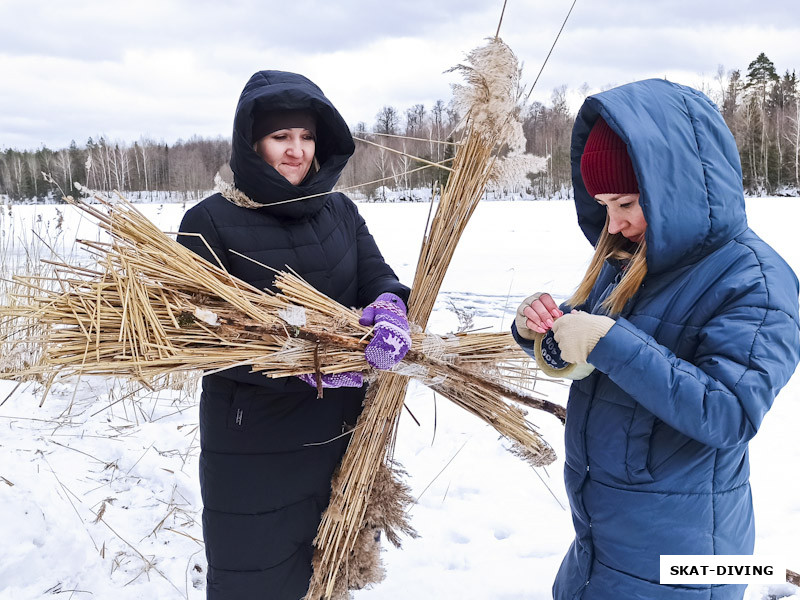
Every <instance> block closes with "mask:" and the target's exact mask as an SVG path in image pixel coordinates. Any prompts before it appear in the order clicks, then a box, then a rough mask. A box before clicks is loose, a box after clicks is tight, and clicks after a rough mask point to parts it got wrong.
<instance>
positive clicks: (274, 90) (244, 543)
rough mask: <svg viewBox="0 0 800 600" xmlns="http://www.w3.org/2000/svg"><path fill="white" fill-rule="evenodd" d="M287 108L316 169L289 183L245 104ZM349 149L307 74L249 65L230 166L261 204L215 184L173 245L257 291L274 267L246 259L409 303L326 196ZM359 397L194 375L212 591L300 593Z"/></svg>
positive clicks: (233, 595)
mask: <svg viewBox="0 0 800 600" xmlns="http://www.w3.org/2000/svg"><path fill="white" fill-rule="evenodd" d="M289 108H291V109H308V110H311V111H313V112H314V113H316V115H317V139H318V141H317V146H316V158H317V159H318V160H319V163H320V168H319V171H317V172H316V173H315V174H313V175H311V176H309V177H307V178H306V180H305V181H304V182H302V183H301V184H300V185H299V186H294V185H292V184H291V183H289V182H288V181H287V180H286V179H285V178H284V177H283V176H281V175H280V174H279V173H278V172H277V171H276V170H275V169H274V168H272V167H271V166H270V165H268V164H267V163H266V162H264V160H263V159H262V158H261V157H260V156H258V154H256V152H255V150H254V149H253V142H254V140H252V139H251V138H252V127H253V115H254V114H255V113H257V112H259V111H264V110H274V109H289ZM353 150H354V146H353V139H352V137H351V135H350V131H349V129H348V127H347V124H346V123H345V122H344V120H343V119H342V117H341V116H340V115H339V113H338V112H337V111H336V109H335V108H334V107H333V105H332V104H331V103H330V101H329V100H328V99H327V98H326V97H325V96H324V95H323V94H322V92H321V91H320V89H319V88H318V87H317V86H316V85H314V84H313V83H312V82H311V81H309V80H308V79H306V78H305V77H303V76H301V75H297V74H294V73H284V72H280V71H261V72H259V73H256V74H255V75H253V77H252V78H251V79H250V81H249V82H248V83H247V85H246V86H245V88H244V91H243V92H242V95H241V98H240V100H239V104H238V106H237V109H236V118H235V121H234V132H233V143H232V154H231V169H232V170H233V173H234V181H235V183H236V187H237V188H238V189H239V190H241V191H243V192H244V193H245V194H247V196H248V197H249V198H251V199H252V200H254V201H256V202H258V203H259V204H260V205H261V207H260V208H243V207H241V206H237V205H234V204H232V203H231V202H229V201H228V200H227V199H225V198H224V197H223V196H222V195H221V194H214V195H213V196H210V197H209V198H206V199H205V200H203V201H202V202H200V203H199V204H198V205H197V206H195V207H193V208H191V209H190V210H189V211H188V212H187V213H186V215H185V216H184V218H183V222H182V223H181V228H180V231H181V232H182V235H180V236H179V237H178V241H179V242H181V243H182V244H184V245H185V246H187V247H188V248H191V249H192V250H194V251H195V252H197V253H198V254H200V255H201V256H203V257H204V258H206V259H207V260H209V261H210V262H216V261H217V259H219V262H221V263H222V265H223V266H224V267H225V269H226V270H227V271H228V272H229V273H231V274H233V275H235V276H236V277H239V278H240V279H243V280H245V281H247V282H248V283H251V284H252V285H254V286H256V287H258V288H270V287H271V286H272V280H273V276H274V273H273V272H272V271H270V270H269V269H266V268H264V267H263V266H261V265H259V264H256V263H255V262H253V261H258V262H259V263H262V264H264V265H267V266H270V267H273V268H275V269H285V268H286V267H289V268H291V269H293V270H294V271H296V272H297V273H298V274H300V275H301V276H302V277H303V278H304V279H306V281H308V282H309V283H311V284H312V285H313V286H314V287H316V288H317V289H318V290H320V291H322V292H323V293H325V294H326V295H328V296H329V297H331V298H333V299H335V300H337V301H338V302H340V303H342V304H344V305H345V306H355V307H364V306H366V305H367V304H368V303H370V302H372V301H373V300H374V299H375V298H376V297H377V296H379V295H380V294H381V293H383V292H394V293H395V294H398V295H399V296H401V297H403V298H404V299H407V298H408V293H409V290H408V288H407V287H406V286H404V285H402V284H401V283H400V282H399V281H398V280H397V277H396V276H395V274H394V272H393V271H392V269H391V268H390V267H389V266H388V265H387V264H386V263H385V262H384V260H383V257H382V256H381V253H380V251H379V250H378V247H377V246H376V244H375V240H374V239H373V238H372V236H371V235H370V233H369V231H368V229H367V226H366V224H365V223H364V220H363V219H362V218H361V216H360V215H359V214H358V210H357V208H356V206H355V205H354V204H353V202H351V201H350V199H348V198H347V197H346V196H345V195H344V194H340V193H327V194H326V192H329V191H330V190H331V189H332V188H333V186H334V185H335V184H336V181H337V180H338V178H339V174H340V173H341V171H342V169H343V168H344V166H345V164H346V163H347V160H348V158H349V157H350V155H351V154H352V152H353ZM311 195H315V197H312V198H306V199H303V200H300V201H296V202H288V203H282V202H283V201H285V200H291V199H293V198H305V197H306V196H311ZM190 233H191V234H201V235H202V238H200V237H198V236H196V235H188V234H190ZM206 244H207V245H206ZM212 251H213V254H212ZM248 258H249V259H252V260H248ZM363 399H364V389H354V388H342V389H326V390H325V394H324V398H321V399H317V393H316V390H315V389H313V388H311V387H310V386H308V385H306V384H305V383H303V382H302V381H300V380H299V379H297V378H296V377H287V378H280V379H267V377H265V376H264V375H261V374H258V373H251V372H250V367H248V366H242V367H236V368H233V369H228V370H226V371H223V372H221V373H218V374H215V375H208V376H206V377H204V378H203V394H202V396H201V399H200V448H201V452H200V488H201V492H202V496H203V536H204V538H205V543H206V556H207V558H208V577H207V579H208V587H207V597H208V599H209V600H253V599H254V598H270V599H273V600H300V598H302V597H303V596H304V595H305V593H306V591H307V589H308V582H309V579H310V576H311V560H312V554H313V547H312V542H313V539H314V536H315V535H316V532H317V527H318V526H319V522H320V517H321V515H322V512H323V511H324V509H325V507H326V506H327V504H328V499H329V496H330V482H331V476H332V474H333V471H334V469H335V468H336V467H337V466H338V464H339V462H340V460H341V458H342V455H343V453H344V451H345V449H346V447H347V443H348V441H349V437H348V436H343V435H342V433H343V432H345V431H346V430H347V429H348V428H351V427H352V426H353V425H355V422H356V419H357V417H358V414H359V412H360V411H361V404H362V401H363Z"/></svg>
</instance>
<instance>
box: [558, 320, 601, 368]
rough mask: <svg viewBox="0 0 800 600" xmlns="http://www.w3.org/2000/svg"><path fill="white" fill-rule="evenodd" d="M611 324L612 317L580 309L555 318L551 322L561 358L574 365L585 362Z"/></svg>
mask: <svg viewBox="0 0 800 600" xmlns="http://www.w3.org/2000/svg"><path fill="white" fill-rule="evenodd" d="M613 326H614V319H612V318H611V317H606V316H604V315H593V314H590V313H585V312H581V311H575V312H571V313H568V314H566V315H564V316H563V317H561V318H559V319H556V320H555V323H553V335H554V336H555V339H556V342H557V343H558V347H559V348H560V349H561V358H563V359H564V360H565V361H567V362H571V363H575V364H576V365H580V364H586V362H587V358H588V356H589V354H590V353H591V352H592V350H594V347H595V346H596V345H597V342H599V341H600V338H602V337H603V336H604V335H605V334H607V333H608V330H609V329H611V328H612V327H613Z"/></svg>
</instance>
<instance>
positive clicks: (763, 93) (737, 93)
mask: <svg viewBox="0 0 800 600" xmlns="http://www.w3.org/2000/svg"><path fill="white" fill-rule="evenodd" d="M701 87H702V88H703V89H702V91H704V92H705V93H706V94H707V95H709V96H710V97H711V99H712V100H714V101H715V102H716V103H717V105H718V106H719V107H720V110H721V112H722V115H723V117H724V119H725V121H726V123H727V124H728V126H729V127H730V129H731V131H732V132H733V135H734V138H735V139H736V143H737V146H738V148H739V154H740V157H741V161H742V171H743V185H744V187H745V189H746V190H747V192H748V193H751V194H791V195H798V194H800V84H799V83H798V79H797V76H796V74H795V72H794V71H792V72H789V71H788V70H786V71H785V73H784V74H783V75H779V74H778V71H777V69H776V68H775V65H774V64H773V63H772V61H770V60H769V58H768V57H767V56H766V55H765V54H764V53H761V54H759V55H758V56H757V57H756V58H755V59H754V60H753V61H752V62H751V63H750V64H749V66H748V68H747V70H746V71H744V72H742V71H741V70H738V69H735V70H730V71H726V70H725V69H724V68H723V67H722V66H720V67H719V69H718V71H717V74H716V76H715V77H714V80H713V81H712V82H704V83H703V84H702V86H701ZM588 89H589V88H588V85H586V84H584V86H582V88H581V89H580V90H579V92H580V93H581V94H582V95H583V96H586V95H587V93H588ZM568 95H569V90H568V88H567V87H566V86H561V87H558V88H556V89H555V90H553V92H552V95H551V98H550V101H549V103H547V104H545V103H542V102H533V103H531V104H529V105H527V106H526V107H525V108H524V113H523V115H522V118H523V130H524V132H525V137H526V140H527V143H526V150H527V151H528V152H530V153H533V154H536V155H539V156H547V157H548V161H547V169H546V170H545V171H544V172H542V173H537V174H531V175H529V176H528V181H526V182H523V183H522V184H521V185H520V186H519V187H518V188H517V189H513V190H494V191H495V192H496V193H501V194H502V193H509V192H511V193H518V192H521V193H525V194H527V195H532V196H535V197H543V198H558V197H568V196H569V195H570V194H571V185H572V184H571V168H570V158H569V153H570V135H571V131H572V123H573V121H574V119H575V115H574V114H573V113H572V112H571V111H570V109H569V104H568ZM461 117H462V116H461V115H459V114H458V112H457V111H456V110H455V109H454V108H453V107H452V105H451V104H450V103H448V102H445V101H444V100H438V101H436V102H435V103H434V104H433V106H431V107H426V106H424V105H422V104H415V105H413V106H411V107H410V108H407V109H405V110H403V111H401V110H398V109H397V108H395V107H393V106H384V107H382V108H381V109H380V110H379V111H378V113H377V114H376V117H375V121H374V123H372V124H371V125H368V124H367V123H365V122H360V123H358V124H357V125H356V126H355V127H354V128H353V136H354V137H355V138H356V140H357V141H356V151H355V154H354V155H353V157H352V159H351V160H350V162H349V163H348V166H347V168H346V169H345V171H344V172H343V173H342V177H341V179H340V181H339V187H340V188H343V189H346V190H348V191H350V192H351V193H353V194H354V195H357V196H359V197H362V198H368V199H373V200H386V199H387V192H388V191H394V192H396V193H395V194H393V196H394V197H395V198H396V197H398V196H399V197H400V198H401V199H407V200H414V199H415V198H414V191H413V190H419V189H424V188H432V187H433V186H436V185H441V184H443V183H444V181H445V180H446V171H444V170H441V169H436V168H429V167H427V166H426V163H424V162H419V161H416V160H414V158H413V157H419V158H422V159H424V160H425V161H429V162H441V161H445V160H447V159H448V158H451V157H452V156H453V148H454V143H456V142H457V139H456V138H454V134H453V132H454V130H455V129H456V128H457V125H458V123H459V122H460V120H461ZM230 148H231V146H230V141H229V140H228V139H225V138H222V137H218V138H202V137H197V136H195V137H192V138H190V139H188V140H186V141H184V140H179V141H178V142H176V143H175V144H173V145H171V146H170V145H169V144H166V143H164V142H163V141H162V142H159V141H156V140H152V139H146V138H142V139H140V140H139V141H137V142H134V143H133V144H129V143H124V142H111V141H109V140H106V139H105V138H104V137H100V138H99V139H97V140H94V139H92V138H89V139H88V140H87V142H86V143H85V144H84V145H83V146H78V145H77V144H76V143H75V142H74V141H73V142H72V143H71V144H70V146H69V147H68V148H62V149H59V150H51V149H49V148H47V147H44V146H43V147H41V148H39V149H38V150H15V149H6V150H3V151H0V194H4V195H7V196H8V197H10V198H11V199H12V200H15V201H25V200H42V199H52V200H56V201H57V200H59V199H60V198H61V192H60V191H59V190H58V188H59V187H60V189H61V190H63V191H64V193H66V194H71V193H72V194H74V193H76V192H75V191H74V190H75V189H76V188H75V185H74V184H75V183H80V184H82V185H84V186H87V187H88V188H90V189H93V190H99V191H103V192H110V191H111V190H119V191H121V192H123V193H125V192H128V191H135V192H140V193H144V194H145V196H146V195H148V194H149V195H150V196H151V197H153V198H163V197H165V196H167V197H175V198H179V199H187V198H199V197H202V195H204V194H206V193H207V192H208V191H209V190H211V189H212V188H213V179H214V175H215V174H216V173H217V172H221V173H223V175H224V174H225V172H226V171H228V173H229V168H228V167H227V162H228V158H229V156H230ZM42 172H45V173H48V174H50V176H51V177H52V179H53V182H54V183H53V182H49V181H46V180H45V179H44V178H43V176H42ZM397 192H401V193H399V194H398V193H397Z"/></svg>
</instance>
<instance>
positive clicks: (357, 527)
mask: <svg viewBox="0 0 800 600" xmlns="http://www.w3.org/2000/svg"><path fill="white" fill-rule="evenodd" d="M452 70H454V71H459V72H460V73H462V75H463V76H464V78H465V80H466V85H456V86H454V90H453V91H454V99H455V101H456V103H457V105H458V106H459V108H460V109H461V110H462V112H463V113H464V114H465V115H466V117H465V120H464V123H463V128H462V137H461V141H460V143H459V144H458V146H457V149H456V154H455V157H454V160H453V163H452V168H451V170H450V175H449V179H448V182H447V185H446V186H445V188H444V190H443V191H442V193H441V197H440V199H439V203H438V207H437V209H436V212H435V214H434V216H433V218H432V219H431V221H430V226H429V229H428V231H427V232H426V235H425V238H424V240H423V244H422V250H421V252H420V257H419V261H418V263H417V270H416V274H415V278H414V283H413V286H412V291H411V297H410V299H409V303H408V308H409V313H408V314H409V319H410V320H411V321H412V322H414V323H416V324H417V325H419V326H420V327H422V328H423V329H424V327H425V326H426V324H427V322H428V318H429V317H430V314H431V312H432V310H433V306H434V303H435V301H436V297H437V295H438V293H439V289H440V287H441V284H442V281H443V279H444V276H445V273H446V271H447V268H448V266H449V264H450V260H451V259H452V257H453V253H454V252H455V249H456V246H457V244H458V241H459V239H460V237H461V234H462V232H463V231H464V229H465V227H466V225H467V223H468V222H469V219H470V217H471V216H472V214H473V213H474V211H475V208H476V207H477V205H478V202H479V201H480V199H481V197H482V195H483V192H484V190H485V188H486V185H487V183H488V182H489V181H490V180H494V181H497V182H502V181H504V180H507V179H513V178H515V177H518V176H519V174H520V173H522V174H523V175H524V174H525V173H527V172H537V171H539V170H541V169H542V168H543V166H544V165H543V161H542V159H539V158H537V157H532V156H530V155H525V154H523V153H522V152H523V150H524V145H525V137H524V134H523V131H522V126H521V121H520V118H519V117H520V99H521V87H520V69H519V66H518V62H517V58H516V56H514V53H513V52H512V51H511V49H510V48H509V47H508V46H507V45H506V44H505V43H503V42H502V41H501V40H500V39H499V38H497V37H495V38H493V39H490V40H489V41H488V43H487V44H486V45H484V46H481V47H479V48H476V49H475V50H473V51H472V52H470V53H469V54H468V55H467V61H466V64H463V65H459V66H457V67H455V68H454V69H452ZM498 335H503V334H498ZM407 385H408V380H407V378H404V377H400V376H398V375H397V374H395V373H386V374H381V375H379V377H378V381H377V385H373V386H372V387H371V388H370V391H369V393H368V396H367V400H366V402H365V406H364V411H363V412H362V414H361V417H360V418H359V421H358V423H357V425H356V430H355V431H354V433H353V437H352V439H351V441H350V444H349V446H348V449H347V452H346V453H345V456H344V458H343V460H342V464H341V466H340V469H339V471H338V473H337V474H336V475H334V479H333V483H332V494H331V501H330V504H329V507H328V509H327V511H326V512H325V514H324V515H323V519H322V522H321V524H320V527H319V531H318V533H317V538H316V540H315V547H316V548H315V556H314V575H313V577H312V581H311V586H310V588H309V591H308V594H307V596H306V598H307V599H317V598H320V597H323V598H344V597H346V596H347V590H348V589H357V588H360V587H363V585H364V584H365V583H372V582H374V581H375V580H376V579H377V580H379V578H380V574H377V577H376V578H375V579H372V580H369V578H368V577H364V576H363V573H362V571H363V569H362V568H361V564H360V563H361V562H362V559H361V557H360V555H359V552H358V548H359V547H360V546H361V545H362V542H361V541H360V540H361V539H362V538H363V537H365V536H369V535H371V530H372V527H373V524H372V523H371V518H370V514H371V513H372V512H374V511H375V510H376V509H375V505H376V504H380V503H383V505H382V506H381V508H380V510H379V511H378V512H382V513H390V514H403V513H404V511H405V507H403V506H393V507H386V506H385V504H386V503H391V502H395V503H396V504H402V502H403V498H404V491H405V490H404V488H403V486H402V485H401V484H400V483H399V482H398V483H396V488H397V490H398V492H397V494H396V495H395V496H394V498H392V497H389V498H386V497H382V498H381V499H380V500H376V499H375V498H371V497H370V496H371V493H372V492H373V485H374V482H375V480H376V477H377V476H378V474H379V473H383V470H384V469H386V470H389V471H391V465H392V461H391V456H392V451H393V447H394V442H395V436H396V431H397V424H398V420H399V416H400V412H401V410H402V407H403V402H404V399H405V393H406V388H407ZM431 387H432V388H433V389H434V390H435V391H437V392H440V393H442V395H444V396H445V397H447V398H449V399H451V400H453V401H455V402H456V403H459V404H461V398H460V394H461V392H462V390H463V388H459V390H458V391H455V390H451V391H450V392H449V393H447V392H445V391H444V390H443V389H442V388H441V387H440V386H439V385H432V386H431ZM501 395H502V393H501ZM462 405H463V404H462ZM528 457H529V458H532V457H530V456H529V455H528ZM548 460H549V458H548ZM531 462H532V463H533V464H540V465H541V464H545V463H546V462H547V461H546V460H545V461H539V460H537V459H536V458H534V459H533V460H532V461H531ZM381 477H383V475H382V476H381ZM406 525H407V523H404V522H402V521H400V522H399V524H398V528H399V529H400V530H401V531H403V530H407V529H408V528H406V527H405V526H406ZM366 562H368V563H369V561H366Z"/></svg>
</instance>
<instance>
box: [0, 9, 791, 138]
mask: <svg viewBox="0 0 800 600" xmlns="http://www.w3.org/2000/svg"><path fill="white" fill-rule="evenodd" d="M571 4H572V0H508V7H507V9H506V14H505V19H504V21H503V25H502V29H501V37H503V39H504V40H505V41H506V42H507V43H508V44H509V45H510V46H511V48H512V49H513V50H514V51H515V52H516V54H517V56H518V57H519V58H520V60H522V61H523V63H524V66H525V79H526V81H527V83H528V84H529V85H530V84H531V83H532V82H533V80H534V78H535V76H536V74H537V73H538V71H539V68H540V67H541V65H542V61H543V60H544V58H545V56H546V54H547V51H548V50H549V48H550V45H551V44H552V42H553V39H554V37H555V35H556V33H557V32H558V29H559V27H560V26H561V23H562V21H563V19H564V17H565V16H566V14H567V11H568V10H569V7H570V6H571ZM501 8H502V0H401V1H399V2H392V1H390V0H285V1H282V2H276V1H273V0H228V1H226V2H222V1H220V0H136V1H130V0H126V1H125V2H117V1H116V0H103V1H94V0H70V1H69V2H65V1H63V0H61V1H55V0H54V1H46V0H0V149H2V148H9V147H12V148H20V149H22V148H28V149H32V148H37V147H39V146H41V145H42V144H46V145H47V146H49V147H51V148H59V147H63V146H66V145H68V144H69V143H70V140H73V139H74V140H76V141H77V142H78V144H83V143H85V141H86V139H87V138H88V137H89V136H93V137H95V138H97V137H98V136H99V135H105V136H106V138H107V139H110V140H120V141H127V142H132V141H134V140H137V139H139V138H140V137H141V136H147V137H151V138H154V139H157V140H164V141H166V142H168V143H173V142H174V141H176V140H177V139H179V138H184V139H185V138H188V137H190V136H191V135H193V134H199V135H202V136H217V135H222V136H226V137H227V136H229V135H230V131H231V126H232V123H233V111H234V109H235V107H236V102H237V99H238V96H239V93H240V91H241V88H242V87H243V85H244V83H245V82H246V81H247V79H248V78H249V77H250V75H251V74H252V73H253V72H255V71H258V70H261V69H280V70H286V71H295V72H299V73H302V74H304V75H306V76H307V77H309V78H310V79H312V80H313V81H315V82H316V83H317V84H318V85H319V86H320V87H321V88H322V89H323V91H324V92H325V94H326V95H327V96H328V97H329V98H330V99H331V100H332V101H333V103H334V104H335V105H336V106H337V107H338V108H339V110H340V111H341V113H342V114H343V116H344V117H345V119H346V120H347V121H348V122H349V123H350V124H351V125H355V124H356V123H357V122H359V121H365V122H366V123H367V124H368V126H371V125H372V124H373V123H374V121H375V115H376V113H377V112H378V110H379V109H380V108H381V107H382V106H384V105H387V104H391V105H394V106H395V107H397V108H398V109H400V110H401V111H404V110H405V109H406V108H408V107H410V106H411V105H413V104H415V103H423V104H425V105H426V106H427V107H429V106H430V105H431V104H432V103H433V102H434V101H435V100H436V99H438V98H442V99H445V100H446V99H447V98H449V84H450V83H452V82H455V81H457V75H454V74H444V73H443V71H445V70H446V69H448V68H449V67H451V66H453V65H455V64H457V63H458V62H459V61H461V60H462V58H463V56H464V54H465V53H466V52H467V51H469V50H470V49H471V48H473V47H475V46H477V45H479V44H480V43H481V42H482V40H483V38H485V37H487V36H491V35H494V33H495V30H496V28H497V22H498V19H499V16H500V10H501ZM798 40H800V3H799V2H798V0H577V4H576V6H575V9H574V11H573V13H572V16H571V17H570V20H569V22H568V23H567V26H566V29H565V30H564V33H563V34H562V36H561V39H560V40H559V42H558V45H557V46H556V48H555V51H554V52H553V55H552V57H551V58H550V61H549V62H548V64H547V66H546V68H545V71H544V73H543V74H542V77H541V79H540V80H539V83H538V84H537V86H536V89H535V90H534V93H533V96H532V99H536V100H540V101H543V102H545V103H546V102H548V101H549V98H550V95H551V93H552V90H553V88H554V87H556V86H559V85H562V84H566V85H567V86H568V87H569V88H570V89H572V90H575V92H574V94H573V96H572V101H573V102H576V103H577V102H579V99H578V93H577V90H578V89H579V88H580V87H581V85H582V84H584V83H586V84H588V86H589V89H590V90H591V91H598V90H600V89H601V88H607V87H609V86H610V85H613V84H622V83H626V82H628V81H633V80H636V79H643V78H647V77H665V76H666V77H667V78H669V79H671V80H673V81H678V82H680V83H685V84H688V85H694V86H696V87H697V86H700V85H701V84H702V83H703V81H705V83H706V84H707V85H712V84H714V77H715V75H716V72H717V67H718V65H720V64H722V65H723V66H724V67H725V68H726V70H729V69H733V68H738V69H741V70H743V71H745V70H746V69H747V65H748V64H749V63H750V61H751V60H753V59H754V58H755V57H756V56H757V55H758V54H759V53H760V52H765V53H766V54H767V56H768V57H769V58H770V59H771V60H772V61H773V62H774V63H775V66H776V68H777V69H778V71H779V73H783V72H784V71H785V70H786V69H789V70H793V69H797V70H800V42H798Z"/></svg>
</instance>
